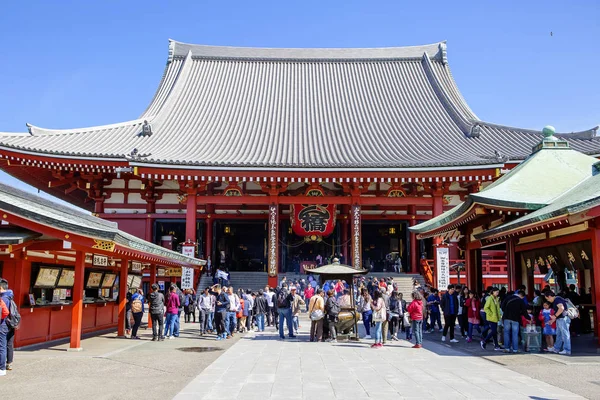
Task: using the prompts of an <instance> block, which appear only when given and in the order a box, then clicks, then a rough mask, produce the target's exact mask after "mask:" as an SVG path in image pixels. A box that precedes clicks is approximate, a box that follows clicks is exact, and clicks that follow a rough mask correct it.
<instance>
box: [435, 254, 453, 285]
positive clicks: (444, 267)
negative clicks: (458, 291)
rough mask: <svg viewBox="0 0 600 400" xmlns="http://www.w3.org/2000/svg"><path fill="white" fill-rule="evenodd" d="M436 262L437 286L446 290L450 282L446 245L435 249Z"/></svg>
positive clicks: (448, 257)
mask: <svg viewBox="0 0 600 400" xmlns="http://www.w3.org/2000/svg"><path fill="white" fill-rule="evenodd" d="M435 257H436V259H435V261H436V264H437V288H438V290H446V288H447V287H448V285H449V284H450V253H449V251H448V248H447V247H438V248H437V249H436V251H435Z"/></svg>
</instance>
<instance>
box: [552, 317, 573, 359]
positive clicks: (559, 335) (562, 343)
mask: <svg viewBox="0 0 600 400" xmlns="http://www.w3.org/2000/svg"><path fill="white" fill-rule="evenodd" d="M570 325H571V318H569V317H564V318H557V319H556V343H554V348H555V349H556V350H558V351H560V349H561V347H562V349H563V350H564V351H566V352H567V353H571V333H570V332H569V326H570Z"/></svg>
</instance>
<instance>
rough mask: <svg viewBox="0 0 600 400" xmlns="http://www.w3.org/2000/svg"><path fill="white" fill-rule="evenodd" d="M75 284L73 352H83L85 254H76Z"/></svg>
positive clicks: (72, 327) (72, 329)
mask: <svg viewBox="0 0 600 400" xmlns="http://www.w3.org/2000/svg"><path fill="white" fill-rule="evenodd" d="M75 254H76V255H75V282H74V284H73V308H72V309H71V341H70V344H69V349H70V350H71V351H80V350H81V321H82V319H83V283H84V282H83V281H84V275H85V253H84V252H83V251H79V250H78V251H77V252H76V253H75Z"/></svg>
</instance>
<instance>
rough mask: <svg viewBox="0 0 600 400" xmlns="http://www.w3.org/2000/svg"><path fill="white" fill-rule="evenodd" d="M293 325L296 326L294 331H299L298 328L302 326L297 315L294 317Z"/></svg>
mask: <svg viewBox="0 0 600 400" xmlns="http://www.w3.org/2000/svg"><path fill="white" fill-rule="evenodd" d="M292 325H293V327H294V332H298V328H300V321H298V316H297V315H294V316H293V317H292Z"/></svg>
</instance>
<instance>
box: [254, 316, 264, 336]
mask: <svg viewBox="0 0 600 400" xmlns="http://www.w3.org/2000/svg"><path fill="white" fill-rule="evenodd" d="M256 325H257V327H258V331H259V332H264V330H265V314H256Z"/></svg>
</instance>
